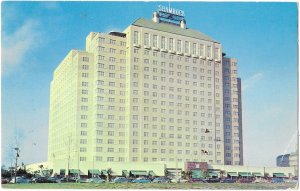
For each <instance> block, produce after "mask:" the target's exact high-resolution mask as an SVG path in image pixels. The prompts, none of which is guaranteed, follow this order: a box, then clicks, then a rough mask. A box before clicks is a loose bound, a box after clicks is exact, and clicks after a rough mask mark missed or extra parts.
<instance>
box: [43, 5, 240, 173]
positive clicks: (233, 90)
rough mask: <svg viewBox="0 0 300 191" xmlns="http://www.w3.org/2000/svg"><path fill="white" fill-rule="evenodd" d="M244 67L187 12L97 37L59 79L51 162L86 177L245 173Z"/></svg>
mask: <svg viewBox="0 0 300 191" xmlns="http://www.w3.org/2000/svg"><path fill="white" fill-rule="evenodd" d="M166 15H167V16H168V15H169V16H171V18H173V19H166V18H170V17H167V16H166ZM236 64H237V61H236V59H231V58H226V57H223V56H222V45H221V43H220V42H218V41H216V40H214V39H212V38H211V37H209V36H207V35H205V34H203V33H201V32H199V31H197V30H193V29H190V28H187V27H186V21H185V20H184V16H183V14H182V13H181V12H179V13H176V14H173V13H170V12H169V11H166V10H159V11H157V12H154V14H153V18H152V20H146V19H143V18H140V19H137V20H136V21H134V22H133V23H132V24H131V25H130V26H128V27H127V28H126V29H125V30H124V31H123V32H110V33H109V34H104V33H96V32H91V33H90V34H89V35H88V36H87V38H86V49H85V50H84V51H79V50H71V51H70V52H69V53H68V55H67V56H66V57H65V58H64V59H63V60H62V62H61V63H60V64H59V66H58V67H57V68H56V70H55V71H54V76H53V80H52V82H51V91H50V92H51V93H50V119H49V144H48V145H49V146H48V162H49V163H51V164H52V165H53V168H54V169H66V170H67V171H69V170H70V169H80V171H81V172H82V173H86V171H87V170H88V169H94V168H96V166H97V168H102V166H103V165H104V166H105V165H106V164H109V165H106V166H110V167H111V168H112V169H113V168H114V167H115V166H118V165H120V166H122V165H123V166H124V165H125V164H128V166H130V164H131V166H132V168H134V167H135V166H137V165H136V164H141V165H144V167H145V166H147V165H148V164H149V165H152V166H153V165H155V164H159V165H164V166H168V167H173V168H174V167H175V166H176V167H177V166H178V165H179V166H182V164H183V163H185V162H188V161H193V162H207V163H208V164H216V165H224V164H234V165H242V164H243V144H242V140H243V139H242V118H241V91H240V89H241V83H240V79H239V78H237V67H236ZM120 168H121V167H120ZM128 168H129V167H128ZM56 171H57V170H56Z"/></svg>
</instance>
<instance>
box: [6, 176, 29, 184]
mask: <svg viewBox="0 0 300 191" xmlns="http://www.w3.org/2000/svg"><path fill="white" fill-rule="evenodd" d="M10 183H17V184H29V183H32V181H31V180H30V179H28V178H24V177H21V176H18V177H16V182H15V178H13V179H11V181H10Z"/></svg>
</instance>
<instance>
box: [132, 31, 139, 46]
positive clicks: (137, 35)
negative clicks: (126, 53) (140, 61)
mask: <svg viewBox="0 0 300 191" xmlns="http://www.w3.org/2000/svg"><path fill="white" fill-rule="evenodd" d="M133 43H134V44H139V32H138V31H134V32H133Z"/></svg>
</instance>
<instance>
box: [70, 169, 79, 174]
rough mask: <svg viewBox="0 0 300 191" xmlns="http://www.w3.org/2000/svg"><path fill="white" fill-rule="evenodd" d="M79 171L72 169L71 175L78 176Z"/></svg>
mask: <svg viewBox="0 0 300 191" xmlns="http://www.w3.org/2000/svg"><path fill="white" fill-rule="evenodd" d="M78 173H79V169H70V174H78Z"/></svg>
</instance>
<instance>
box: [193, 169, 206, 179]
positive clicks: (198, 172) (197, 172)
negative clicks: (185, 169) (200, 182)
mask: <svg viewBox="0 0 300 191" xmlns="http://www.w3.org/2000/svg"><path fill="white" fill-rule="evenodd" d="M191 172H192V178H204V173H203V171H201V170H191Z"/></svg>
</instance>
